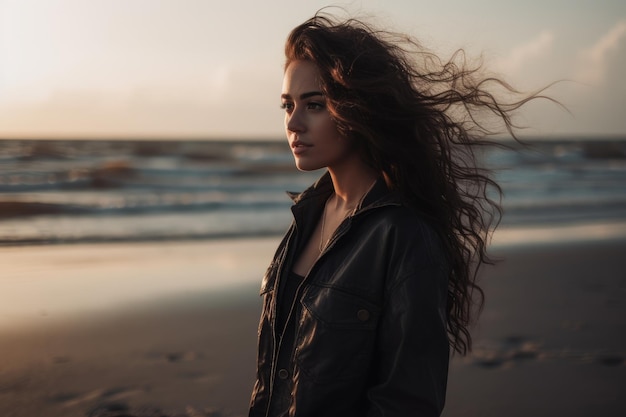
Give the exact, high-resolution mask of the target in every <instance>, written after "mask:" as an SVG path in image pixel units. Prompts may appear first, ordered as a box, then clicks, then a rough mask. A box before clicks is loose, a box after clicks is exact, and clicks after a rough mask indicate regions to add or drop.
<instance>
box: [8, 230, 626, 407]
mask: <svg viewBox="0 0 626 417" xmlns="http://www.w3.org/2000/svg"><path fill="white" fill-rule="evenodd" d="M277 243H278V239H277V238H264V239H247V240H224V241H212V242H190V243H182V242H178V243H149V244H133V245H125V244H107V245H104V244H102V245H81V246H71V245H70V246H51V247H46V246H31V247H21V248H0V264H2V265H3V270H4V271H3V274H2V275H1V276H0V416H3V417H5V416H6V417H10V416H15V417H31V416H32V417H35V416H36V417H41V416H45V417H74V416H76V417H78V416H81V417H83V416H88V415H90V413H91V412H92V411H94V410H96V409H98V407H100V409H99V415H101V416H109V415H111V416H113V415H121V414H122V413H121V411H120V412H115V411H113V410H115V409H118V410H122V409H124V408H128V409H130V410H131V412H133V413H134V414H135V415H138V416H141V415H145V416H155V415H163V414H165V415H179V416H187V417H202V416H224V417H225V416H244V415H246V411H247V402H248V397H249V393H250V390H251V388H252V383H253V377H254V361H255V345H256V329H257V318H258V314H259V308H260V300H259V297H258V288H259V281H260V278H261V276H262V274H263V272H264V271H265V268H266V266H267V263H268V262H269V258H270V257H271V255H272V252H273V250H274V248H275V246H276V244H277ZM494 253H495V254H496V255H498V256H500V257H501V258H502V259H503V260H502V261H501V262H500V263H499V264H498V265H497V266H495V267H490V268H487V269H485V270H484V271H483V273H482V283H483V285H484V287H485V290H486V295H487V304H486V306H485V309H484V311H483V314H482V316H481V320H480V323H479V325H478V326H477V328H476V330H475V332H474V334H475V349H474V352H473V354H472V355H470V356H468V357H465V358H462V357H455V358H454V359H453V361H452V366H451V371H450V377H449V390H448V400H447V405H446V409H445V411H444V416H445V417H454V416H485V417H489V416H494V417H495V416H498V417H500V416H504V415H506V416H513V417H514V416H525V417H526V416H534V417H542V416H546V417H547V416H551V417H553V416H589V415H602V416H603V417H607V416H623V415H626V399H625V398H624V397H623V389H624V387H626V362H625V360H626V274H625V273H624V271H625V270H626V256H625V254H626V240H624V239H613V238H610V239H602V238H597V239H593V240H592V241H580V240H577V241H572V242H569V243H558V244H556V243H554V242H547V243H546V242H544V243H542V244H536V245H517V244H513V245H511V244H509V245H500V246H497V247H495V248H494ZM107 407H108V408H109V410H110V412H109V413H107V412H106V411H104V410H106V408H107ZM157 409H158V410H161V411H162V413H161V414H158V413H156V410H157ZM116 413H117V414H116ZM94 415H95V413H94Z"/></svg>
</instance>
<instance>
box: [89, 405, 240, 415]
mask: <svg viewBox="0 0 626 417" xmlns="http://www.w3.org/2000/svg"><path fill="white" fill-rule="evenodd" d="M87 416H88V417H228V416H227V415H225V414H222V413H221V412H219V411H216V410H214V409H212V408H206V409H204V410H196V409H195V408H193V407H187V408H186V409H185V411H184V412H182V413H177V412H169V413H168V412H165V411H163V410H161V409H159V408H156V407H139V408H137V407H130V406H129V405H128V404H125V403H109V404H100V405H98V406H97V407H95V408H93V409H92V410H91V411H89V412H88V414H87ZM231 417H235V416H231Z"/></svg>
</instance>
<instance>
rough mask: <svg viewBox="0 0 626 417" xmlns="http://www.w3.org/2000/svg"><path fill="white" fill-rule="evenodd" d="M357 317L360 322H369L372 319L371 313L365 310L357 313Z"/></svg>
mask: <svg viewBox="0 0 626 417" xmlns="http://www.w3.org/2000/svg"><path fill="white" fill-rule="evenodd" d="M356 316H357V317H358V318H359V320H360V321H368V320H369V319H370V312H369V311H367V310H365V309H363V310H359V311H358V312H357V313H356Z"/></svg>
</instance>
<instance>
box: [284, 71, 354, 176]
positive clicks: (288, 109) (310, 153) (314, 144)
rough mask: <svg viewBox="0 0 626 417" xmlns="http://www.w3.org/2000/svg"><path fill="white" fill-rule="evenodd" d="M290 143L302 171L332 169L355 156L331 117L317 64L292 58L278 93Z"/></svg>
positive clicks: (297, 165)
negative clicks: (279, 93)
mask: <svg viewBox="0 0 626 417" xmlns="http://www.w3.org/2000/svg"><path fill="white" fill-rule="evenodd" d="M281 101H282V107H283V108H284V109H285V130H286V133H287V139H288V140H289V146H290V147H291V151H292V152H293V156H294V159H295V161H296V167H297V168H298V169H299V170H301V171H312V170H315V169H320V168H324V167H328V168H329V169H333V168H335V167H339V166H340V165H341V164H345V163H347V162H348V161H349V160H351V159H352V158H353V157H354V156H355V152H354V149H353V147H352V146H351V141H349V140H348V139H346V138H345V137H343V136H342V135H341V134H340V133H339V132H338V131H337V126H336V125H335V122H334V121H333V120H332V119H331V117H330V113H329V111H328V108H327V106H326V98H325V97H324V95H323V94H322V88H321V84H320V76H319V70H318V68H317V65H315V64H314V63H312V62H310V61H293V62H291V63H290V64H289V66H287V69H286V70H285V76H284V79H283V91H282V94H281Z"/></svg>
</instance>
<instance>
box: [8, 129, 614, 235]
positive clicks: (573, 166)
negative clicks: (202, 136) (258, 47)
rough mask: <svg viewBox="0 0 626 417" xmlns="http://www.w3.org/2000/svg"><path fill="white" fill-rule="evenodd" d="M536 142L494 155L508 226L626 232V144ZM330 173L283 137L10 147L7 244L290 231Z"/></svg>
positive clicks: (11, 143)
mask: <svg viewBox="0 0 626 417" xmlns="http://www.w3.org/2000/svg"><path fill="white" fill-rule="evenodd" d="M527 143H528V146H519V145H517V144H515V146H511V147H510V148H500V147H496V148H491V149H489V150H488V151H487V152H486V154H485V155H484V164H485V165H486V166H487V167H489V168H491V169H493V170H494V172H495V176H496V180H497V181H498V182H499V183H500V185H501V186H502V189H503V191H504V198H503V201H502V203H503V207H504V217H503V219H502V223H501V227H502V228H505V229H507V228H508V229H515V230H522V231H523V230H526V229H534V230H537V229H542V228H546V229H548V228H553V227H555V226H563V227H567V226H581V225H591V226H593V225H606V224H609V225H612V224H619V225H622V226H624V225H626V138H613V139H603V138H588V139H576V140H574V139H571V140H568V139H558V140H556V139H550V140H528V142H527ZM322 173H323V172H322V171H316V172H306V173H305V172H299V171H297V170H296V169H295V167H294V164H293V158H292V155H291V152H290V150H289V148H288V146H287V145H286V142H284V141H253V140H250V141H242V140H239V141H197V140H171V141H148V140H133V141H123V140H3V141H0V245H4V246H10V245H32V244H57V243H86V242H133V241H157V240H194V239H214V238H224V237H252V236H273V235H281V234H282V233H284V231H285V230H286V228H287V227H288V225H289V223H290V221H291V212H290V210H289V207H290V205H291V200H290V199H289V198H288V196H287V195H286V193H285V191H302V190H304V189H305V188H306V187H308V186H309V185H310V184H311V183H313V182H314V181H315V180H316V179H317V178H318V177H319V176H321V175H322ZM580 230H588V229H584V228H583V229H580Z"/></svg>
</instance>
